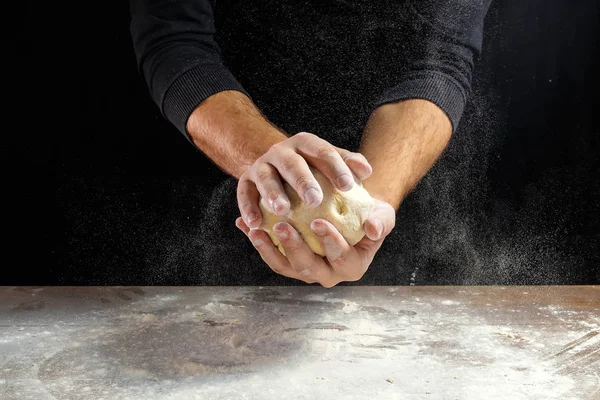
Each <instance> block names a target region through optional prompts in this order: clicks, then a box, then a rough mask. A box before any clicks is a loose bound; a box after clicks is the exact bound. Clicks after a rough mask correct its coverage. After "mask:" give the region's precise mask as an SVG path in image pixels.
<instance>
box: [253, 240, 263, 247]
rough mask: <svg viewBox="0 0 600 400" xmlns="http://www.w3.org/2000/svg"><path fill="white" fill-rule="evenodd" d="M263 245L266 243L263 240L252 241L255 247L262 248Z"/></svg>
mask: <svg viewBox="0 0 600 400" xmlns="http://www.w3.org/2000/svg"><path fill="white" fill-rule="evenodd" d="M263 243H264V242H263V241H262V240H261V239H254V240H253V241H252V244H253V245H254V246H255V247H259V246H262V245H263Z"/></svg>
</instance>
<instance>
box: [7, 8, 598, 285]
mask: <svg viewBox="0 0 600 400" xmlns="http://www.w3.org/2000/svg"><path fill="white" fill-rule="evenodd" d="M124 3H126V2H123V3H122V4H119V5H118V6H111V5H109V4H107V3H104V2H98V3H96V4H93V5H91V4H86V5H82V4H78V5H76V6H69V5H66V4H63V5H56V4H48V3H44V4H38V5H34V4H31V3H29V4H28V5H27V6H26V7H28V9H26V10H22V11H21V12H19V13H15V14H14V22H15V23H16V24H15V26H17V27H18V28H16V29H15V30H14V31H12V34H11V35H10V36H8V37H7V39H5V46H4V51H5V54H6V60H7V62H5V63H4V66H3V70H4V76H5V79H6V83H5V86H6V88H7V89H6V91H5V99H4V100H5V101H4V104H5V105H4V107H3V110H4V113H3V116H4V118H3V121H4V126H3V135H2V139H3V140H2V142H3V143H2V167H3V176H4V179H3V181H4V185H3V188H4V190H3V194H4V196H3V197H4V204H5V206H4V210H5V212H4V215H3V219H2V221H3V230H4V235H3V237H4V240H3V243H4V253H5V262H4V263H3V264H4V268H3V273H4V274H3V279H2V280H1V281H0V283H1V284H237V283H239V284H292V283H294V282H291V281H289V280H286V279H284V278H280V277H276V276H273V275H272V274H271V273H270V270H268V268H267V267H266V266H264V265H261V264H260V260H259V259H258V258H257V256H256V254H255V252H254V250H253V249H252V248H251V246H250V245H249V244H248V243H247V242H246V241H245V240H244V237H243V235H242V234H241V233H240V232H237V231H235V228H231V227H232V225H233V221H234V219H235V217H236V215H235V214H234V213H235V204H234V203H232V200H231V195H232V193H233V192H234V188H235V184H234V182H232V180H230V179H228V178H227V177H226V176H225V175H224V174H223V173H221V172H220V171H219V170H218V169H217V168H215V167H214V166H213V165H212V164H211V163H210V162H209V161H208V160H206V159H205V158H204V157H203V156H202V155H201V154H200V153H199V152H198V151H196V150H195V149H193V148H192V147H191V145H190V144H189V143H188V142H187V141H186V140H185V139H184V138H183V136H182V135H181V134H180V133H179V132H177V131H176V130H175V129H174V128H173V127H172V126H171V125H169V123H167V122H166V121H164V120H163V119H162V117H161V116H160V115H159V113H158V109H157V107H156V106H155V105H154V104H153V103H152V101H151V100H150V98H149V96H148V94H147V91H146V88H145V86H144V83H143V82H142V81H141V79H140V77H139V76H138V74H137V71H136V66H135V59H134V54H133V51H132V48H131V40H130V36H129V30H128V23H129V13H128V8H127V4H124ZM231 3H232V4H233V3H235V2H231ZM248 3H250V2H245V6H244V7H245V8H244V9H243V10H241V9H240V8H239V5H238V6H237V7H238V8H237V9H235V7H236V6H235V5H232V4H230V5H229V7H232V8H231V9H225V8H224V7H221V8H220V9H219V10H220V12H221V13H222V15H223V17H220V18H221V20H219V21H220V24H221V25H220V26H222V33H221V37H220V40H221V41H222V42H223V50H224V57H225V59H226V61H227V62H228V63H229V65H230V67H231V68H232V70H234V71H238V70H239V71H243V68H244V67H245V66H244V65H242V64H241V63H240V62H239V61H236V60H238V57H236V54H238V53H236V52H237V51H238V50H240V49H243V48H246V49H247V50H248V49H253V50H256V47H254V48H252V46H259V44H254V45H252V44H248V43H244V44H240V43H239V42H236V43H234V40H237V39H236V38H240V37H245V39H243V40H248V38H247V37H246V36H245V35H244V32H242V31H241V30H242V29H245V28H247V27H246V26H245V25H244V21H243V16H244V15H246V13H247V12H248V13H252V12H254V13H257V12H258V11H257V10H259V9H260V5H257V4H254V3H252V4H253V5H248ZM50 7H52V8H50ZM252 8H253V10H252ZM599 8H600V6H599V4H598V2H597V1H595V0H581V1H578V2H571V1H566V0H563V1H560V0H551V1H547V0H546V1H541V0H532V1H528V2H514V1H500V0H498V1H495V2H493V5H492V9H491V10H490V12H489V14H488V16H487V19H486V30H485V37H484V48H483V53H482V56H481V59H480V60H478V61H477V66H476V73H475V77H474V87H473V89H474V93H473V95H472V98H471V101H470V103H469V106H468V107H467V110H466V111H465V115H464V117H463V120H462V122H461V125H460V128H459V131H458V132H457V133H456V135H455V137H454V138H453V140H452V143H451V145H450V147H449V149H448V150H447V152H446V153H445V155H444V156H443V157H442V159H441V160H440V162H439V163H438V164H437V165H436V166H435V167H434V169H433V170H432V171H431V172H430V174H428V176H427V177H426V178H425V179H424V180H423V181H422V182H421V183H420V184H419V186H418V187H417V189H416V190H415V191H414V192H413V193H412V194H411V195H410V196H409V198H408V199H407V200H406V202H405V203H404V204H403V205H402V208H401V210H400V213H399V217H398V224H397V226H398V228H397V229H396V231H395V232H394V234H393V235H392V236H391V237H390V238H389V239H388V240H386V244H385V245H384V248H382V251H381V255H378V258H376V260H375V262H374V264H373V266H372V268H371V269H370V271H369V272H368V273H367V275H365V277H364V279H363V280H362V281H360V282H358V284H590V283H599V282H600V272H599V270H600V252H599V246H598V243H600V200H599V195H600V182H599V179H598V176H599V175H598V173H599V172H600V171H599V169H600V168H599V158H600V157H599V148H598V141H599V139H598V137H599V135H598V134H599V130H600V129H599V128H598V123H597V120H598V117H597V111H596V108H595V107H594V106H595V104H594V103H595V98H596V91H597V88H598V87H599V86H600V85H598V79H599V78H598V71H600V66H599V61H598V55H599V52H600V46H599V44H598V37H599V26H600V24H599V22H600V21H599V17H598V16H599V11H600V10H599ZM266 9H267V10H268V9H269V7H267V8H266ZM219 15H221V14H219ZM255 15H259V14H255ZM236 29H237V30H238V31H237V32H236ZM228 41H229V42H228ZM244 46H246V47H244ZM248 46H250V47H248ZM254 68H255V69H254V73H255V74H257V76H254V75H252V74H251V73H248V74H247V75H246V76H240V80H242V81H243V82H245V80H251V78H256V79H266V78H265V77H262V78H261V77H260V76H258V75H260V74H259V73H260V68H261V66H257V65H254ZM264 75H267V74H264ZM248 84H250V83H248ZM275 89H277V87H276V86H275ZM282 89H283V88H282ZM281 93H283V91H282V90H280V91H279V92H277V93H276V94H274V95H273V97H272V98H270V97H268V95H267V94H265V93H257V95H256V98H255V100H256V101H257V103H258V104H259V105H260V106H261V108H263V109H264V110H266V112H267V115H268V116H269V117H270V118H272V119H273V120H274V121H275V122H276V123H278V124H280V125H283V126H286V128H287V129H290V130H293V129H296V128H298V129H306V130H309V129H307V128H314V129H315V130H316V129H321V130H335V129H336V124H338V123H339V115H340V114H341V113H340V112H337V111H336V110H335V109H333V111H332V112H330V113H329V114H328V115H321V117H322V118H323V119H322V121H323V122H322V126H310V125H311V124H310V122H309V123H306V119H305V120H302V122H304V123H306V124H305V125H309V126H308V127H301V125H302V124H300V123H299V122H298V121H299V119H298V118H294V115H293V112H294V110H297V109H298V104H297V103H294V102H293V101H292V102H287V103H286V102H284V101H281V98H283V97H284V95H282V94H281ZM251 94H252V93H251ZM282 96H283V97H282ZM299 98H300V99H301V97H299ZM303 110H304V111H303V112H304V114H303V116H306V115H311V116H313V117H314V118H313V119H310V118H309V121H314V120H318V118H320V116H319V114H318V112H319V110H317V109H310V108H306V107H305V108H304V109H303ZM320 111H321V112H322V110H320ZM331 115H333V116H334V117H331ZM364 117H365V116H364V115H357V116H356V117H355V120H354V121H352V122H348V123H347V126H346V128H347V129H346V128H345V129H346V131H347V130H352V129H354V130H356V129H358V127H359V126H360V122H361V121H362V119H364ZM297 125H298V126H297ZM313 125H314V124H313ZM317 125H318V124H317ZM342 131H343V129H342ZM347 145H348V146H349V147H352V146H353V145H354V144H353V143H352V142H351V141H349V142H348V143H347ZM214 188H218V189H217V190H214ZM232 191H233V192H232ZM225 225H226V226H227V227H226V228H225ZM227 240H229V243H228V244H227V243H226V241H227ZM245 264H248V265H252V266H248V267H246V266H244V265H245Z"/></svg>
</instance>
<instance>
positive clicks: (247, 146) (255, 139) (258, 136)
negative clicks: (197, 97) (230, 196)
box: [186, 91, 288, 179]
mask: <svg viewBox="0 0 600 400" xmlns="http://www.w3.org/2000/svg"><path fill="white" fill-rule="evenodd" d="M186 128H187V131H188V133H189V136H190V138H191V139H192V141H193V142H194V144H195V145H196V147H198V149H200V150H201V151H202V152H203V153H204V154H205V155H206V156H207V157H208V158H210V159H211V160H212V161H213V162H214V163H215V164H216V165H217V166H218V167H219V168H221V169H222V170H223V171H225V172H226V173H228V174H229V175H231V176H233V177H235V178H237V179H239V178H240V176H242V174H243V173H244V172H245V171H246V170H247V169H248V168H249V167H250V166H251V165H252V164H253V163H254V161H256V159H257V158H259V157H260V156H262V155H263V154H264V153H266V152H267V150H268V149H269V148H270V147H271V146H272V145H274V144H275V143H279V142H281V141H284V140H285V139H287V138H288V136H287V135H286V134H285V133H284V132H283V131H281V130H280V129H278V128H277V127H276V126H274V125H273V124H271V123H270V122H269V121H268V120H267V118H265V117H264V116H263V115H262V113H261V112H260V110H259V109H258V108H257V107H256V106H255V105H254V103H253V102H252V100H250V98H248V96H246V95H245V94H243V93H241V92H237V91H223V92H220V93H217V94H215V95H212V96H210V97H209V98H207V99H206V100H204V101H203V102H202V103H201V104H200V105H199V106H198V107H196V109H194V111H193V112H192V114H191V115H190V118H189V119H188V121H187V127H186Z"/></svg>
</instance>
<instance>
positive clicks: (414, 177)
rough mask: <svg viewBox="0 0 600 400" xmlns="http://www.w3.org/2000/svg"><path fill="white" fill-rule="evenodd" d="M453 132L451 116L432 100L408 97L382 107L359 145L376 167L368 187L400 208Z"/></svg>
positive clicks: (376, 111) (365, 183)
mask: <svg viewBox="0 0 600 400" xmlns="http://www.w3.org/2000/svg"><path fill="white" fill-rule="evenodd" d="M451 134H452V125H451V124H450V120H449V118H448V117H447V115H446V114H445V113H444V112H443V111H442V110H441V109H440V108H439V107H438V106H436V105H435V104H433V103H431V102H429V101H426V100H406V101H402V102H399V103H392V104H386V105H383V106H380V107H378V108H377V109H376V110H375V111H374V112H373V113H372V114H371V117H370V118H369V121H368V123H367V126H366V128H365V131H364V134H363V137H362V141H361V145H360V148H359V152H360V153H362V154H363V155H364V156H365V157H366V158H367V160H368V161H369V163H370V164H371V166H372V167H373V173H372V175H371V176H370V177H369V178H368V179H367V180H366V181H365V182H364V186H365V188H366V189H367V190H368V191H369V193H371V195H372V196H373V197H375V198H377V199H379V200H383V201H386V202H388V203H389V204H391V205H392V207H394V209H395V210H398V208H399V206H400V203H401V202H402V200H403V199H404V198H405V197H406V196H407V195H408V193H410V191H411V190H412V189H413V188H414V187H415V186H416V185H417V183H418V182H419V181H420V180H421V178H422V177H423V176H424V175H425V174H426V173H427V171H429V169H430V168H431V167H432V166H433V164H434V163H435V161H436V160H437V159H438V157H439V156H440V155H441V154H442V152H443V150H444V149H445V147H446V145H447V144H448V141H449V140H450V136H451Z"/></svg>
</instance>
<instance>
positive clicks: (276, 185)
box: [242, 162, 290, 215]
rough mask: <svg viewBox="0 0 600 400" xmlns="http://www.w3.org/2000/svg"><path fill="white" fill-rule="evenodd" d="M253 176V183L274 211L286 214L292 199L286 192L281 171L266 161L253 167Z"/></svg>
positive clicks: (278, 213)
mask: <svg viewBox="0 0 600 400" xmlns="http://www.w3.org/2000/svg"><path fill="white" fill-rule="evenodd" d="M251 178H252V180H253V181H254V182H252V183H255V184H256V189H257V190H258V192H259V194H260V196H261V197H262V198H263V199H264V200H265V203H266V204H267V207H269V209H270V210H271V211H272V212H274V213H275V214H277V215H285V214H287V213H288V212H289V211H290V200H289V199H288V198H287V195H286V194H285V190H284V189H283V185H282V184H281V180H280V178H279V173H278V172H277V170H276V169H275V168H274V167H273V166H272V165H270V164H269V163H266V162H265V163H260V164H259V165H258V166H257V167H256V168H255V169H253V172H252V177H251ZM257 205H258V203H257ZM242 215H243V214H242Z"/></svg>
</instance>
